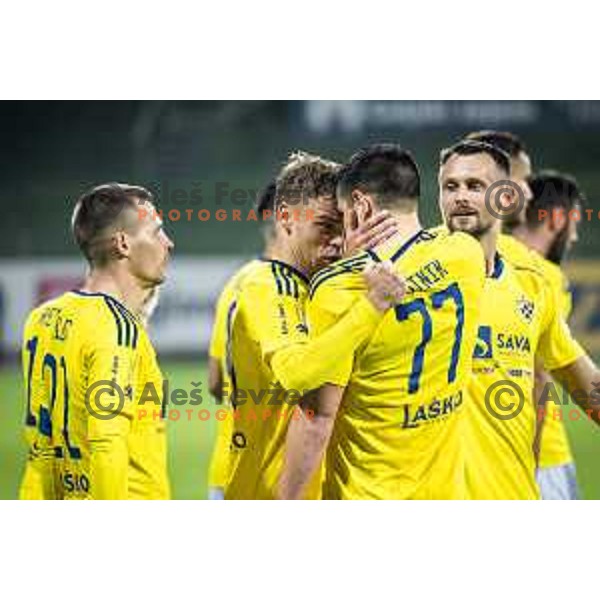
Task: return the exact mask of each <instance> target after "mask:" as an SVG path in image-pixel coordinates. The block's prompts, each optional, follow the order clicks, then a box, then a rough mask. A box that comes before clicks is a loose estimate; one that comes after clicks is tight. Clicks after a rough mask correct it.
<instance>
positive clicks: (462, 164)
mask: <svg viewBox="0 0 600 600" xmlns="http://www.w3.org/2000/svg"><path fill="white" fill-rule="evenodd" d="M498 178H499V169H498V167H497V166H496V163H495V162H494V159H493V158H492V157H491V156H489V155H487V154H485V153H483V152H481V153H479V154H469V155H466V156H465V155H461V154H454V155H452V156H451V157H450V158H449V159H448V160H447V161H446V163H445V164H443V165H442V166H441V168H440V179H441V180H442V181H445V180H448V179H453V180H456V181H466V180H469V179H480V180H482V181H487V182H489V183H492V182H494V181H496V180H497V179H498Z"/></svg>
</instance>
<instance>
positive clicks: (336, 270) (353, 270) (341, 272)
mask: <svg viewBox="0 0 600 600" xmlns="http://www.w3.org/2000/svg"><path fill="white" fill-rule="evenodd" d="M374 261H375V262H379V261H380V258H379V257H378V256H377V255H376V254H375V252H373V251H370V250H367V251H365V252H360V253H358V254H356V255H354V256H351V257H350V258H344V259H342V260H338V261H336V262H334V263H333V264H331V265H329V266H328V267H325V268H324V269H321V270H320V271H318V272H317V273H316V274H315V275H314V276H313V278H312V279H311V282H310V298H311V299H312V298H314V296H315V294H316V293H317V291H318V290H320V291H323V290H325V289H326V290H330V291H333V290H340V291H341V290H346V291H352V290H356V289H359V288H360V289H362V287H364V284H363V280H362V277H361V273H362V272H363V271H364V270H365V268H366V266H367V265H368V264H370V263H373V262H374Z"/></svg>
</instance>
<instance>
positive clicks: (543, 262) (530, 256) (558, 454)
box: [498, 235, 573, 467]
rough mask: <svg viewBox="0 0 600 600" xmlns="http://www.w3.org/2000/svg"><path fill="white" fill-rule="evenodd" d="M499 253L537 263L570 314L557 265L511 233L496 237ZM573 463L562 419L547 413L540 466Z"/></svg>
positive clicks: (516, 260)
mask: <svg viewBox="0 0 600 600" xmlns="http://www.w3.org/2000/svg"><path fill="white" fill-rule="evenodd" d="M498 248H499V251H500V253H501V254H502V255H503V256H504V257H505V259H506V260H507V262H509V263H512V264H514V265H515V266H519V265H520V266H528V265H532V264H534V265H536V269H537V270H539V271H540V272H541V275H542V277H543V278H544V280H545V281H546V282H547V284H548V286H549V288H551V292H550V293H551V294H552V295H553V297H554V298H555V299H556V300H555V301H556V302H557V303H558V307H559V311H560V313H561V314H562V316H563V318H564V319H565V321H568V319H569V316H570V314H571V307H572V301H571V293H570V291H569V284H568V281H567V279H566V277H565V276H564V274H563V272H562V271H561V269H560V267H558V266H557V265H555V264H554V263H552V262H550V261H549V260H547V259H546V258H544V257H543V256H541V255H539V254H538V253H536V252H535V251H533V250H531V249H530V248H528V247H527V246H526V245H525V244H524V243H523V242H521V241H520V240H517V239H515V238H514V237H512V236H508V235H501V236H500V238H499V240H498ZM547 408H548V411H547V413H546V415H548V414H552V410H553V408H558V407H553V405H552V403H550V404H549V405H548V407H547ZM571 462H573V455H572V453H571V447H570V444H569V439H568V436H567V430H566V427H565V424H564V422H563V421H561V420H558V419H553V418H550V417H549V416H546V417H545V419H544V425H543V429H542V437H541V445H540V453H539V461H538V463H539V466H540V467H555V466H559V465H564V464H568V463H571Z"/></svg>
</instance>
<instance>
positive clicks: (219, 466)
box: [208, 260, 260, 488]
mask: <svg viewBox="0 0 600 600" xmlns="http://www.w3.org/2000/svg"><path fill="white" fill-rule="evenodd" d="M259 262H260V261H258V260H253V261H250V262H249V263H247V264H246V265H244V266H243V267H242V268H240V269H239V270H238V271H237V272H236V273H234V275H233V276H232V277H231V278H230V279H229V281H227V283H226V284H225V287H224V288H223V291H222V292H221V294H220V296H219V299H218V300H217V304H216V308H215V318H214V322H213V328H212V335H211V339H210V347H209V355H210V356H211V357H212V358H214V359H215V360H217V361H218V362H219V364H220V365H221V373H222V378H223V388H224V390H227V389H230V388H231V382H230V381H229V380H228V377H227V370H226V365H225V356H226V344H227V311H228V310H229V307H230V306H231V304H232V303H233V300H234V298H235V296H236V294H237V291H238V288H239V284H240V282H241V281H243V279H244V277H245V276H246V273H247V272H248V271H249V272H251V271H253V270H254V269H255V268H256V266H257V264H258V263H259ZM222 400H223V399H220V401H222ZM225 408H226V409H228V410H229V409H230V408H231V406H230V404H229V403H227V404H226V406H225ZM232 435H233V419H232V418H231V415H230V414H229V415H228V417H227V418H224V419H219V420H218V421H217V435H216V440H215V446H214V449H213V453H212V457H211V461H210V466H209V471H208V486H209V487H210V488H225V486H226V485H227V482H228V480H229V471H230V446H231V438H232Z"/></svg>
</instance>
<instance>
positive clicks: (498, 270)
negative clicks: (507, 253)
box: [490, 252, 504, 279]
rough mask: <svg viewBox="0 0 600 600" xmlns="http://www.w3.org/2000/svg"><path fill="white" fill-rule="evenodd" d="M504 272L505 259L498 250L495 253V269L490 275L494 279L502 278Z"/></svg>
mask: <svg viewBox="0 0 600 600" xmlns="http://www.w3.org/2000/svg"><path fill="white" fill-rule="evenodd" d="M503 272H504V261H503V260H502V257H501V256H500V255H499V254H498V253H497V252H496V254H495V255H494V270H493V271H492V274H491V275H490V277H491V278H492V279H500V277H501V275H502V273H503Z"/></svg>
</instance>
